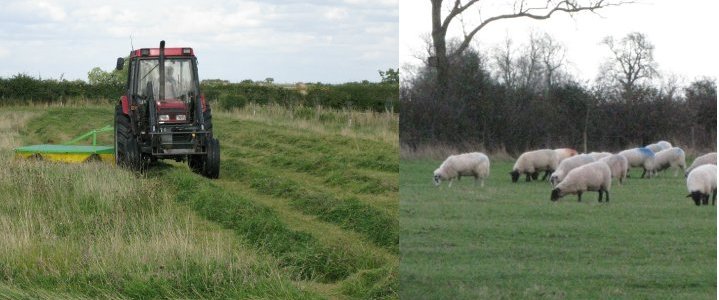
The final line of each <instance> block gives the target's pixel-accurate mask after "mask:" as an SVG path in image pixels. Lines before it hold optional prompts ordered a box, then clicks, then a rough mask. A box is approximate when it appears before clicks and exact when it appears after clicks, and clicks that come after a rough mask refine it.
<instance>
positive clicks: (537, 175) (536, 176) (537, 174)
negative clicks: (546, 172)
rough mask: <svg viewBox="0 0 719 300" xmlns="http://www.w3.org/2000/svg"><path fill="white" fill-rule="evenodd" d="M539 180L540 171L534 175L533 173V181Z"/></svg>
mask: <svg viewBox="0 0 719 300" xmlns="http://www.w3.org/2000/svg"><path fill="white" fill-rule="evenodd" d="M537 178H539V171H534V173H532V179H534V180H537Z"/></svg>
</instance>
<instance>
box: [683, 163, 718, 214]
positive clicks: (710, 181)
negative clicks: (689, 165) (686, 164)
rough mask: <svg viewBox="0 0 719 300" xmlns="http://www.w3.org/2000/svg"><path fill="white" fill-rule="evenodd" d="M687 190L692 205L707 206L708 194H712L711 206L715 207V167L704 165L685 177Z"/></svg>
mask: <svg viewBox="0 0 719 300" xmlns="http://www.w3.org/2000/svg"><path fill="white" fill-rule="evenodd" d="M687 190H689V195H687V198H692V200H694V204H696V205H700V204H701V202H704V205H709V194H710V193H712V194H713V196H712V205H716V199H717V166H716V165H711V164H706V165H701V166H699V167H696V168H694V170H692V171H691V172H689V175H688V176H687Z"/></svg>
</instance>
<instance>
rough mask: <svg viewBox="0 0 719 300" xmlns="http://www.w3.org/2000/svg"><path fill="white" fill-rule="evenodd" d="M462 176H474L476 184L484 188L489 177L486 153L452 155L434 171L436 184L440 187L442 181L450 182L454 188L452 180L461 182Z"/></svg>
mask: <svg viewBox="0 0 719 300" xmlns="http://www.w3.org/2000/svg"><path fill="white" fill-rule="evenodd" d="M462 176H474V179H475V183H476V182H477V181H479V182H480V186H482V187H483V186H484V179H485V178H487V177H489V157H487V155H485V154H484V153H480V152H472V153H464V154H459V155H451V156H449V157H447V159H445V160H444V162H443V163H442V164H441V165H440V166H439V168H437V169H436V170H434V184H435V185H440V184H441V183H442V180H448V181H449V186H450V187H452V180H453V179H455V178H456V179H457V180H459V179H460V178H461V177H462Z"/></svg>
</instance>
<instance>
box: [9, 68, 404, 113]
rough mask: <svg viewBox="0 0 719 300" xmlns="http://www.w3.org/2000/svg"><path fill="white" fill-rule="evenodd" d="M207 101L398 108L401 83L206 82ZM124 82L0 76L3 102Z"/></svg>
mask: <svg viewBox="0 0 719 300" xmlns="http://www.w3.org/2000/svg"><path fill="white" fill-rule="evenodd" d="M200 88H201V89H202V92H203V93H204V94H205V97H206V99H208V100H210V101H217V103H219V105H220V106H221V107H222V108H225V109H232V108H236V107H238V108H239V107H242V106H244V105H246V104H248V103H257V104H268V103H275V104H281V105H305V106H317V105H319V106H322V107H328V108H336V109H345V108H347V109H356V110H373V111H393V112H396V111H398V103H399V101H398V98H399V87H398V84H397V83H388V82H382V83H372V82H361V83H344V84H336V85H333V84H321V83H317V84H306V85H304V84H303V85H294V86H287V85H276V84H258V83H225V82H221V83H217V82H213V81H209V82H207V83H202V84H201V87H200ZM124 89H125V86H124V83H118V82H113V81H93V84H90V83H87V82H85V81H82V80H75V81H68V80H56V79H41V78H34V77H31V76H28V75H24V74H18V75H15V76H13V77H11V78H1V77H0V104H1V105H12V104H26V103H55V102H65V101H72V100H76V99H89V100H97V101H107V102H112V101H116V100H117V99H119V97H120V96H121V95H122V94H123V92H124Z"/></svg>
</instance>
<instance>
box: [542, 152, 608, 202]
mask: <svg viewBox="0 0 719 300" xmlns="http://www.w3.org/2000/svg"><path fill="white" fill-rule="evenodd" d="M611 188H612V174H611V171H610V170H609V166H607V164H606V163H603V162H600V161H595V162H592V163H588V164H586V165H582V166H579V167H577V168H575V169H573V170H571V171H569V173H568V174H567V176H566V177H565V178H564V180H562V182H560V183H559V184H557V186H556V187H554V189H553V190H552V196H551V198H550V199H551V200H552V201H557V200H559V198H562V197H563V196H564V195H567V194H577V200H578V201H582V193H583V192H586V191H597V192H599V202H602V192H603V193H604V194H605V195H606V201H607V202H609V190H610V189H611Z"/></svg>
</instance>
